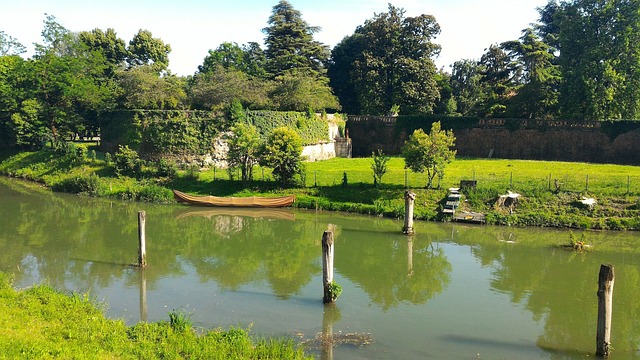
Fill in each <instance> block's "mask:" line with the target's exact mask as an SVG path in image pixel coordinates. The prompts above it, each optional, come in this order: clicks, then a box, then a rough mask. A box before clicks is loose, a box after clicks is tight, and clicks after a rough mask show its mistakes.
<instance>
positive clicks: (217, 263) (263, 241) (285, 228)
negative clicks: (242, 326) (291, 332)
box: [180, 216, 319, 298]
mask: <svg viewBox="0 0 640 360" xmlns="http://www.w3.org/2000/svg"><path fill="white" fill-rule="evenodd" d="M188 220H189V221H187V219H181V220H180V221H181V222H184V223H181V224H180V226H181V227H183V226H184V227H188V228H190V229H192V230H191V231H195V230H194V229H200V230H199V231H198V233H200V234H202V235H204V234H208V236H209V238H208V239H207V241H206V242H200V243H199V244H198V245H197V246H194V247H191V248H190V249H188V251H187V252H186V253H185V254H184V255H183V256H184V257H185V258H186V259H187V260H188V261H190V262H191V263H192V264H193V265H194V267H195V268H196V271H197V272H198V274H199V275H200V277H201V279H202V281H207V280H209V279H214V280H216V281H217V282H218V284H219V285H220V286H221V287H223V288H229V289H232V290H235V289H238V288H239V287H240V286H241V285H243V284H247V283H249V282H252V281H262V280H264V281H267V282H268V283H269V284H270V285H271V287H272V289H273V290H274V292H275V294H276V295H278V296H281V297H285V298H286V297H288V296H290V295H291V294H293V293H295V292H297V291H299V289H300V288H301V287H302V286H304V285H305V284H306V283H308V282H309V281H310V280H311V277H312V275H313V274H314V273H317V271H318V265H317V264H316V263H315V259H316V258H317V256H318V254H319V250H318V251H315V250H316V248H317V246H316V244H315V243H316V240H315V239H314V238H313V234H312V233H311V232H310V230H313V229H312V228H309V226H308V225H309V223H308V222H291V221H285V220H265V219H262V218H252V217H239V216H234V217H231V219H229V217H228V216H215V217H212V218H211V219H204V218H200V219H196V218H193V219H191V218H190V219H188ZM230 224H231V225H232V226H229V225H230ZM211 229H214V230H215V231H213V234H212V231H211ZM225 229H227V230H229V231H230V232H229V233H224V232H223V230H225ZM240 229H241V231H240ZM230 235H233V236H230ZM195 236H197V235H195Z"/></svg>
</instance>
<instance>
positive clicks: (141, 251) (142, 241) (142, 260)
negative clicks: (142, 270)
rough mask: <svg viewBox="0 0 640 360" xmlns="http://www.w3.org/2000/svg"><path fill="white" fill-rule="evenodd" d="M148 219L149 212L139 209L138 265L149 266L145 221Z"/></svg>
mask: <svg viewBox="0 0 640 360" xmlns="http://www.w3.org/2000/svg"><path fill="white" fill-rule="evenodd" d="M146 221H147V213H146V212H144V210H142V211H138V266H139V267H146V266H147V249H146V241H147V240H146V234H145V223H146Z"/></svg>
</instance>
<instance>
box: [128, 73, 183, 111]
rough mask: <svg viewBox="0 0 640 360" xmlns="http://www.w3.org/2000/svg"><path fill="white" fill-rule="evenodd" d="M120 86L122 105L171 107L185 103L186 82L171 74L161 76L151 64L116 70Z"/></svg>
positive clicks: (140, 107) (129, 107) (139, 107)
mask: <svg viewBox="0 0 640 360" xmlns="http://www.w3.org/2000/svg"><path fill="white" fill-rule="evenodd" d="M116 76H117V82H118V85H119V87H120V89H121V90H122V94H121V95H120V97H119V105H120V108H122V109H130V110H136V109H145V110H173V109H180V108H183V107H184V104H185V102H186V99H187V94H186V91H185V87H186V83H185V82H184V80H183V79H180V78H178V77H176V76H174V75H165V76H162V77H160V76H159V75H158V73H157V72H156V70H155V67H154V66H151V65H149V66H138V67H135V68H133V69H129V70H126V71H125V70H119V71H117V72H116Z"/></svg>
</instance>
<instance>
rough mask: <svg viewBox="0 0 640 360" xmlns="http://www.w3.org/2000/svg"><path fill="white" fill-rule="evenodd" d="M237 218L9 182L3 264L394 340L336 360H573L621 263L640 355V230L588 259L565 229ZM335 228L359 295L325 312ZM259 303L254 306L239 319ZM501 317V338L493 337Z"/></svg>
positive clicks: (40, 276)
mask: <svg viewBox="0 0 640 360" xmlns="http://www.w3.org/2000/svg"><path fill="white" fill-rule="evenodd" d="M138 210H145V211H146V212H147V250H148V254H147V261H148V263H149V267H148V268H147V269H144V270H142V269H136V268H133V267H131V266H129V264H132V263H135V262H136V258H137V211H138ZM229 210H231V209H193V208H184V207H176V206H155V205H150V204H135V203H128V202H120V201H105V200H101V199H91V198H83V197H76V196H62V195H56V194H51V193H50V192H48V191H42V190H39V189H37V188H35V189H34V188H25V187H24V186H22V185H18V183H16V182H14V181H8V180H6V179H1V178H0V247H2V249H3V251H2V252H1V253H0V270H2V271H7V272H12V273H15V275H16V284H17V285H18V286H28V285H30V284H32V283H36V282H42V281H44V280H47V281H48V282H49V283H50V284H51V285H53V286H55V287H57V288H60V289H70V290H76V291H91V292H92V293H101V294H106V295H101V296H103V297H105V298H107V297H109V296H111V298H110V299H108V301H109V303H113V304H114V306H115V307H116V309H119V311H121V313H122V312H126V311H127V310H128V309H132V310H134V311H133V312H135V313H136V314H135V316H133V320H134V321H138V320H143V321H146V320H150V321H153V320H157V319H158V317H160V316H163V315H165V314H166V313H167V312H168V311H169V310H171V309H172V308H174V307H180V306H186V304H189V306H192V307H197V308H198V310H197V313H198V315H200V314H202V316H204V317H206V319H207V320H206V321H205V320H202V321H203V322H205V323H207V324H209V323H215V324H217V323H220V322H222V323H224V321H227V322H229V323H230V325H236V323H234V322H235V321H237V319H239V318H240V319H243V321H247V322H249V321H259V320H261V319H263V318H262V317H264V319H265V321H267V322H273V323H274V325H273V327H274V328H275V329H276V330H274V332H275V334H276V335H280V333H278V332H277V331H278V330H279V331H293V330H294V329H303V330H304V333H306V334H318V333H320V334H324V335H330V338H331V339H336V335H338V334H342V335H345V334H365V333H372V335H371V336H372V337H373V338H384V339H385V340H387V341H386V342H376V343H374V345H371V349H375V350H371V351H368V350H361V348H360V347H358V346H356V347H353V349H351V350H345V349H343V348H341V347H340V346H339V344H338V345H336V343H335V342H334V343H332V344H331V346H328V344H324V343H323V344H324V345H325V347H324V348H322V349H320V350H319V355H321V356H322V357H323V358H327V359H330V358H332V357H333V356H334V355H335V357H336V358H338V357H339V358H349V357H352V358H359V357H366V358H376V357H380V355H376V354H378V353H380V354H387V355H389V354H394V355H397V356H394V357H405V358H411V357H424V356H422V355H425V354H431V355H434V354H435V355H436V356H435V357H452V358H456V357H458V356H461V357H467V358H468V357H469V356H470V354H471V355H475V354H476V353H478V352H480V351H479V350H478V349H481V350H482V352H483V353H485V354H487V353H488V354H493V355H495V356H493V357H498V358H509V357H519V356H522V355H523V354H527V355H531V356H535V357H547V358H559V359H560V358H579V357H582V356H585V354H592V353H593V352H594V351H595V329H596V320H597V314H596V311H597V301H596V300H597V299H596V295H595V291H596V285H597V274H598V269H599V266H600V264H602V263H612V264H614V265H615V267H616V276H617V279H616V289H615V294H614V313H613V333H612V337H613V345H614V348H615V349H614V356H617V357H629V358H635V357H637V354H636V352H637V349H638V346H639V345H640V322H638V321H636V320H635V319H637V318H638V316H639V315H640V303H639V302H638V301H637V299H638V298H640V286H638V285H640V255H639V254H640V251H639V250H638V248H637V241H636V240H635V239H634V237H636V235H637V234H630V233H598V232H590V233H588V234H587V237H588V240H589V241H590V242H591V243H592V244H593V245H594V249H595V250H594V251H592V252H584V253H575V252H571V251H567V250H564V249H562V248H560V247H558V246H555V245H558V244H560V243H565V242H567V241H568V239H569V237H568V233H567V232H564V231H556V230H551V231H550V230H537V229H512V228H493V227H477V226H460V225H452V224H427V223H417V224H415V225H416V235H415V236H413V237H406V236H404V235H403V234H402V233H401V231H400V229H401V226H402V224H401V223H400V222H399V221H393V220H388V219H380V218H372V217H362V216H350V215H340V214H325V215H322V214H317V213H315V212H306V211H293V210H288V209H285V210H282V211H279V210H277V211H273V210H268V211H265V212H260V211H257V212H256V211H254V210H251V211H248V212H247V211H244V212H243V211H236V212H229ZM328 228H331V230H332V231H334V235H335V238H336V242H335V247H336V253H335V254H336V255H335V271H336V276H337V278H338V279H339V280H338V281H339V282H340V283H341V285H343V287H344V288H345V292H344V293H343V296H342V297H341V299H339V300H338V303H337V304H336V305H335V306H334V307H331V308H327V307H323V305H322V301H321V300H322V286H321V281H319V279H321V274H322V267H321V263H320V255H321V246H320V240H321V236H322V233H323V231H324V230H327V229H328ZM184 289H188V290H186V291H185V290H184ZM129 290H132V291H129ZM123 294H125V295H123ZM127 295H128V296H129V297H134V298H135V300H134V301H133V302H132V304H133V307H129V306H130V305H129V303H128V302H127V301H129V300H128V297H127ZM255 299H259V300H255ZM180 302H182V303H180ZM250 307H255V308H256V310H255V311H253V312H250V313H248V315H246V317H243V318H241V317H240V316H239V315H238V316H236V314H238V313H242V314H245V312H248V311H249V310H247V309H248V308H250ZM122 309H124V310H122ZM207 309H208V310H207ZM205 312H207V313H205ZM209 312H210V313H209ZM203 313H204V314H203ZM127 314H130V313H127ZM270 314H273V315H270ZM336 314H337V315H336ZM490 314H495V315H494V316H490ZM270 316H271V317H270ZM459 317H462V319H461V320H459ZM276 318H281V319H276ZM487 318H490V321H492V323H491V324H488V325H486V326H490V327H492V329H495V330H492V333H489V332H487V331H483V330H482V327H481V326H482V325H483V324H484V321H485V319H487ZM458 322H460V323H461V324H463V325H458ZM292 324H295V325H292ZM269 326H270V325H262V328H263V329H267V330H269V329H270V328H269ZM289 326H290V327H289ZM257 327H258V328H259V326H257ZM464 327H468V329H466V328H464ZM387 328H390V329H394V332H397V334H394V333H393V332H392V333H391V334H388V332H391V330H387ZM440 328H442V329H440ZM282 329H285V330H282ZM470 329H472V330H470ZM514 329H517V331H516V330H514ZM523 329H524V330H523ZM519 331H522V334H524V335H515V334H516V333H518V334H519ZM494 332H495V333H494ZM518 336H519V337H518ZM389 339H390V340H389ZM523 339H525V340H523ZM342 340H344V341H348V340H349V339H344V338H343V339H342ZM534 344H535V346H534ZM336 346H337V347H336ZM361 351H364V352H361ZM338 352H340V353H339V354H340V355H338ZM334 353H335V354H334ZM416 354H421V356H417V355H416ZM438 354H449V355H447V356H437V355H438ZM486 356H488V357H492V356H490V355H485V357H486Z"/></svg>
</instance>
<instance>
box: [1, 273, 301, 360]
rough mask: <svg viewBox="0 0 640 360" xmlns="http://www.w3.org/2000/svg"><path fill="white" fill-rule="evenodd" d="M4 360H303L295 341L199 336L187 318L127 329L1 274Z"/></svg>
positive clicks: (237, 332) (231, 333)
mask: <svg viewBox="0 0 640 360" xmlns="http://www.w3.org/2000/svg"><path fill="white" fill-rule="evenodd" d="M0 313H2V316H1V317H0V354H2V355H0V358H3V359H52V358H69V359H70V358H85V357H86V358H92V359H184V358H194V359H303V358H305V356H304V353H303V351H302V350H301V349H300V348H298V347H296V346H295V344H294V343H293V341H292V340H263V339H257V340H256V339H253V338H252V337H251V336H250V335H249V333H248V331H247V330H244V329H239V328H238V329H235V328H232V329H229V330H220V329H216V330H210V331H196V329H194V328H192V326H191V323H190V320H189V317H188V315H186V314H184V313H182V312H172V313H170V314H169V319H168V320H167V321H160V322H157V323H144V322H142V323H139V324H137V325H134V326H131V327H127V326H126V325H125V324H124V322H123V321H121V320H110V319H107V318H105V317H104V315H103V313H102V310H101V304H98V303H95V302H94V301H92V300H91V299H89V298H88V297H87V296H84V295H78V294H72V295H66V294H62V293H60V292H58V291H56V290H54V289H52V288H51V287H49V286H47V285H37V286H34V287H32V288H29V289H25V290H15V289H13V287H12V278H11V276H9V275H6V274H3V273H0Z"/></svg>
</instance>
